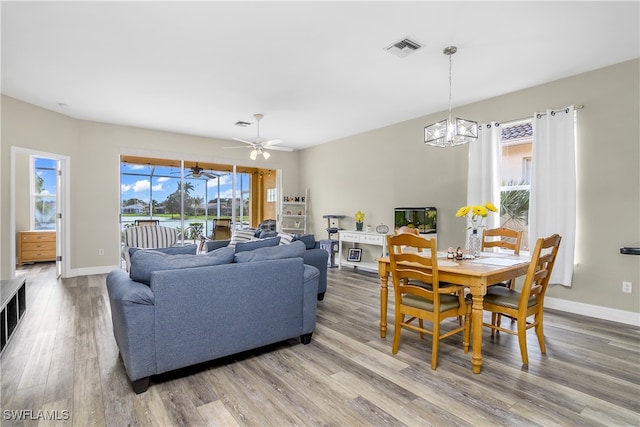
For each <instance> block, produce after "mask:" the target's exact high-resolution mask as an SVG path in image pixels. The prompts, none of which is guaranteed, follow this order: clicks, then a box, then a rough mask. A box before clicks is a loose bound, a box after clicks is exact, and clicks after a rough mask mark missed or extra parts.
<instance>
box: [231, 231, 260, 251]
mask: <svg viewBox="0 0 640 427" xmlns="http://www.w3.org/2000/svg"><path fill="white" fill-rule="evenodd" d="M255 233H256V232H255V230H253V229H244V230H233V234H232V235H231V241H230V242H229V247H230V248H235V247H236V245H237V244H238V243H240V242H249V241H251V240H254V239H255V238H256V236H255Z"/></svg>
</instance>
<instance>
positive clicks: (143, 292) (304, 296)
mask: <svg viewBox="0 0 640 427" xmlns="http://www.w3.org/2000/svg"><path fill="white" fill-rule="evenodd" d="M305 250H306V249H305V247H304V245H303V244H302V243H301V242H295V243H292V244H291V245H285V246H278V247H270V248H261V249H256V250H253V251H244V252H239V253H236V252H235V251H234V250H233V249H232V248H221V249H218V250H216V251H213V252H211V253H208V254H205V255H184V254H178V255H172V254H166V253H161V252H159V251H155V250H145V251H138V252H135V253H133V254H132V256H131V262H132V265H131V271H130V273H127V272H125V271H123V270H114V271H112V272H111V273H109V275H108V276H107V290H108V293H109V301H110V305H111V317H112V323H113V332H114V336H115V340H116V343H117V345H118V349H119V350H120V355H121V357H122V361H123V362H124V366H125V369H126V372H127V376H128V377H129V379H130V380H131V382H132V384H133V389H134V391H135V392H136V393H142V392H144V391H146V390H147V388H148V386H149V382H150V377H151V376H152V375H156V374H160V373H163V372H168V371H172V370H175V369H179V368H182V367H186V366H190V365H194V364H197V363H201V362H206V361H209V360H213V359H217V358H220V357H224V356H228V355H232V354H236V353H239V352H243V351H246V350H251V349H254V348H258V347H262V346H265V345H268V344H272V343H276V342H280V341H284V340H289V339H292V338H298V337H300V340H301V341H302V343H303V344H308V343H309V342H310V341H311V335H312V333H313V331H314V329H315V323H316V306H317V294H318V279H319V272H318V269H317V268H315V267H313V266H310V265H306V264H304V261H303V258H302V255H303V253H304V252H305ZM207 264H208V265H207ZM158 268H164V270H160V271H158Z"/></svg>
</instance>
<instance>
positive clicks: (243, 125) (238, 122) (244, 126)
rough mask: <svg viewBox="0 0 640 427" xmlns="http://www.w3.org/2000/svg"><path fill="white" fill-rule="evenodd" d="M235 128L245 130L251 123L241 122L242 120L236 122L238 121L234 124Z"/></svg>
mask: <svg viewBox="0 0 640 427" xmlns="http://www.w3.org/2000/svg"><path fill="white" fill-rule="evenodd" d="M236 126H240V127H243V128H246V127H248V126H251V123H249V122H243V121H242V120H238V121H237V122H236Z"/></svg>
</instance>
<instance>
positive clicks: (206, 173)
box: [200, 172, 220, 179]
mask: <svg viewBox="0 0 640 427" xmlns="http://www.w3.org/2000/svg"><path fill="white" fill-rule="evenodd" d="M200 175H204V176H206V177H207V178H209V179H216V178H220V175H214V174H212V173H209V172H200Z"/></svg>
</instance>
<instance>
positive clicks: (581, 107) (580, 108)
mask: <svg viewBox="0 0 640 427" xmlns="http://www.w3.org/2000/svg"><path fill="white" fill-rule="evenodd" d="M583 108H584V104H574V105H573V109H574V110H582V109H583ZM565 110H566V108H560V109H558V110H553V111H552V113H559V112H560V111H565ZM546 115H547V113H536V117H537V118H540V117H542V116H546ZM530 119H531V116H529V117H522V118H520V119H513V120H509V121H508V122H502V123H498V126H503V125H508V124H510V123H514V122H521V121H523V120H530Z"/></svg>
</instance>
